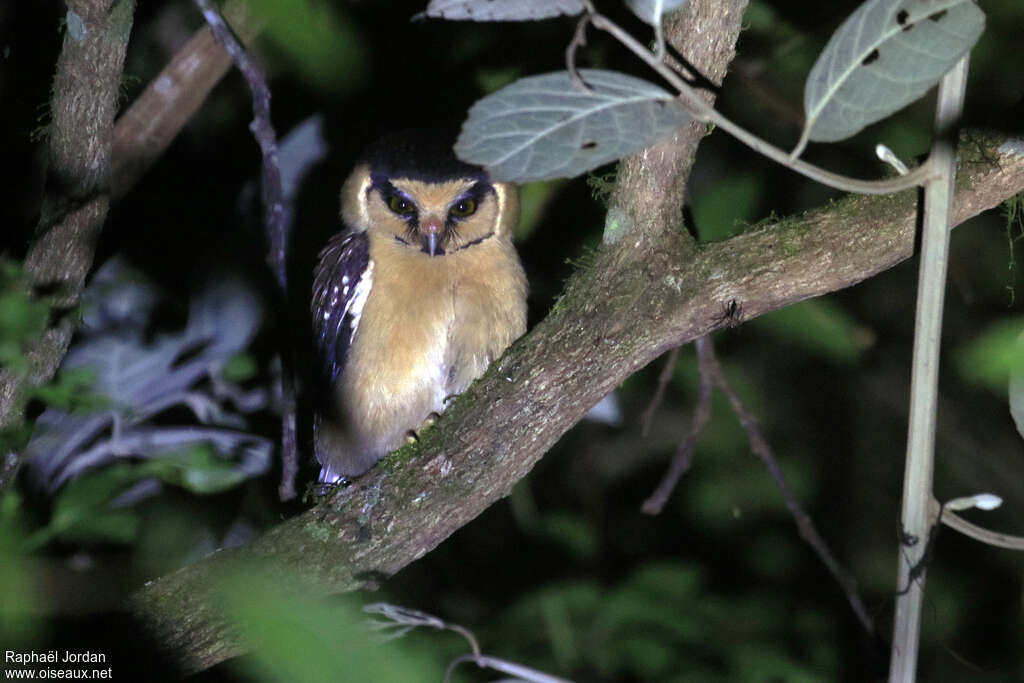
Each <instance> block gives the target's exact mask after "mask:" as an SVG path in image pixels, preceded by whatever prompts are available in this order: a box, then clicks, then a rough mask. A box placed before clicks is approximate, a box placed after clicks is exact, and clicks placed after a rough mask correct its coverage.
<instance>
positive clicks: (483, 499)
mask: <svg viewBox="0 0 1024 683" xmlns="http://www.w3.org/2000/svg"><path fill="white" fill-rule="evenodd" d="M744 5H745V3H744V2H741V1H734V2H718V1H716V0H695V1H693V2H690V3H689V4H688V5H687V6H686V8H685V9H684V10H683V12H682V16H680V17H679V18H678V19H676V20H675V21H674V22H673V24H672V27H671V29H670V33H672V34H674V35H675V36H676V37H678V36H680V35H683V32H689V31H695V30H696V31H697V32H696V33H694V34H689V35H688V37H687V40H685V41H678V40H677V41H675V42H676V45H677V46H680V47H681V48H682V49H681V51H682V52H683V54H684V56H686V57H687V58H688V59H689V60H690V61H691V62H692V63H694V64H697V65H699V66H700V68H701V69H704V70H706V73H708V74H712V75H716V74H717V75H716V76H715V77H716V78H718V77H720V75H721V74H722V73H724V70H725V68H726V66H727V62H728V60H729V59H730V58H731V56H732V51H733V48H732V46H733V45H734V43H735V39H736V34H737V32H738V29H739V17H740V15H741V13H742V8H743V7H744ZM694 36H696V37H694ZM702 135H703V131H702V130H699V129H692V130H688V131H684V132H682V133H680V135H679V137H678V138H677V140H676V145H678V146H679V148H682V151H681V150H680V149H679V148H677V147H676V146H675V145H671V144H670V145H662V146H659V147H658V148H654V149H653V150H648V151H647V152H645V153H643V154H641V155H637V156H636V157H634V158H633V159H631V160H629V161H627V162H626V164H625V167H624V169H623V172H622V173H621V174H620V177H619V180H618V183H619V187H618V188H617V190H616V192H615V194H614V197H615V201H616V205H615V206H614V207H613V210H615V211H618V212H619V214H620V215H624V216H628V217H629V220H628V221H627V222H628V223H629V225H628V226H627V227H626V228H625V230H624V231H623V232H622V233H620V237H621V238H620V239H617V240H614V243H609V244H606V246H605V247H604V248H603V249H602V250H601V251H600V252H599V253H598V254H597V256H596V258H595V262H594V263H593V264H592V265H591V266H589V267H587V268H586V269H584V270H581V271H579V272H577V273H576V274H575V276H574V277H573V278H572V280H571V281H570V283H569V285H568V287H567V290H566V293H565V295H564V296H563V298H562V299H561V300H560V301H559V303H558V304H556V306H555V307H554V308H553V310H552V311H551V313H550V314H549V315H548V317H547V318H546V319H545V320H544V321H542V322H541V323H540V324H539V325H538V326H537V327H536V328H535V329H534V330H533V331H532V332H531V333H530V334H528V335H527V336H526V337H524V338H522V339H521V340H519V341H518V342H517V343H516V344H514V345H513V347H512V348H511V349H510V350H509V351H508V353H506V355H505V356H504V357H503V358H502V359H501V360H499V361H498V362H497V363H495V364H494V365H493V366H492V367H491V368H490V369H489V371H488V372H487V374H486V375H485V376H484V377H483V378H481V379H480V380H479V381H478V382H476V383H475V384H474V385H473V386H472V387H470V389H469V390H468V391H467V392H466V393H465V394H464V395H462V396H461V397H460V398H459V399H458V400H457V401H456V402H455V403H454V404H453V405H452V406H451V407H450V408H449V409H448V410H447V411H446V412H445V414H444V415H443V416H442V418H441V419H440V420H439V421H438V423H437V425H436V426H435V427H433V428H432V429H429V430H426V431H425V432H424V433H423V434H422V435H421V441H420V442H419V443H418V444H417V445H415V446H411V447H407V448H405V449H403V450H401V451H399V452H398V453H396V454H393V455H392V456H391V457H390V458H388V459H386V460H385V461H383V462H382V463H381V464H380V465H379V466H378V467H377V468H375V469H374V470H373V471H371V472H370V473H368V474H367V475H365V476H364V477H362V478H361V479H359V480H358V481H357V482H355V483H354V484H353V485H351V486H349V487H347V488H345V489H342V490H339V491H337V492H335V493H334V494H333V495H331V496H329V497H328V498H326V499H325V500H323V501H322V502H321V503H320V504H319V505H317V506H316V507H314V508H313V509H311V510H308V511H306V512H305V513H303V514H300V515H298V516H296V517H294V518H292V519H290V520H288V521H286V522H284V523H282V524H280V525H278V526H277V527H275V528H273V529H271V530H270V531H269V532H267V533H266V534H264V535H263V536H262V537H260V538H259V539H256V540H255V541H253V542H251V543H249V544H247V545H245V546H242V547H239V548H234V549H231V550H226V551H221V552H218V553H215V554H214V555H212V556H210V557H208V558H207V559H205V560H203V561H201V562H198V563H196V564H194V565H191V566H189V567H185V568H183V569H181V570H179V571H178V572H176V573H174V574H170V575H168V576H165V577H162V578H160V579H158V580H156V581H153V582H151V583H149V584H147V586H145V587H144V588H143V589H142V590H141V591H139V592H138V593H137V594H136V595H135V596H133V598H132V600H131V608H132V609H133V611H134V612H135V613H136V614H137V615H139V616H140V617H141V618H142V619H143V620H144V621H145V622H147V623H148V624H149V625H150V626H151V627H152V628H153V629H154V631H155V633H156V634H157V637H158V638H159V640H160V642H162V643H164V644H165V645H166V646H167V648H168V649H169V650H171V651H173V652H175V653H177V654H178V655H179V656H180V657H181V658H182V659H183V661H184V662H185V664H186V666H187V667H188V668H190V669H193V670H199V669H204V668H207V667H209V666H212V665H213V664H216V663H217V662H220V661H222V660H224V659H226V658H228V657H230V656H233V655H235V654H239V653H241V652H243V651H245V649H246V644H245V643H244V642H242V641H240V640H239V638H238V636H237V634H236V633H235V632H234V631H233V630H232V628H231V626H230V625H229V624H228V623H227V622H226V620H225V619H224V617H223V615H222V613H221V611H220V609H219V606H218V598H217V591H216V586H217V585H218V583H219V581H220V579H221V578H223V577H225V576H229V575H231V574H232V573H233V572H234V571H236V570H238V569H242V568H245V567H248V566H249V565H250V564H252V563H260V564H263V565H264V566H265V568H267V569H269V570H270V571H271V572H273V573H274V575H275V577H276V581H277V583H276V585H277V586H278V587H279V589H280V590H281V591H283V592H285V593H298V592H306V593H311V594H313V595H326V594H330V593H338V592H343V591H349V590H354V589H358V588H364V587H373V586H375V585H376V584H377V583H378V581H379V580H380V579H381V578H385V577H387V576H390V575H391V574H393V573H394V572H396V571H398V570H399V569H401V568H402V567H404V566H406V565H407V564H409V563H411V562H413V561H415V560H416V559H418V558H420V557H422V556H423V555H424V554H426V553H427V552H429V551H430V550H431V549H433V548H434V547H436V546H437V545H438V544H439V543H441V542H442V541H443V540H444V539H445V538H447V537H448V536H449V535H450V534H452V533H453V532H454V531H456V530H457V529H459V528H460V527H461V526H463V525H465V524H466V523H468V522H469V521H471V520H472V519H474V518H475V517H476V516H477V515H479V514H480V513H481V512H482V511H483V510H484V509H486V508H487V507H488V506H489V505H491V504H492V503H494V502H495V501H497V500H499V499H500V498H502V497H504V496H505V495H507V494H508V493H509V492H510V491H511V489H512V487H513V485H514V484H515V483H516V482H517V481H518V480H519V479H521V478H522V477H524V476H525V475H526V474H527V473H528V472H529V471H530V469H531V468H532V467H533V465H534V464H535V463H536V462H537V461H538V460H539V459H540V458H541V457H542V456H543V455H544V453H545V452H546V451H547V450H548V449H549V448H550V447H551V446H552V445H553V444H554V443H555V441H557V440H558V439H559V438H560V437H561V436H562V435H563V434H564V433H565V432H566V431H567V430H568V429H570V428H571V427H572V426H573V425H574V424H576V423H577V422H578V421H579V420H580V419H581V418H582V417H583V415H584V414H585V413H586V412H587V410H588V409H589V408H590V407H591V406H592V405H594V404H595V403H596V402H597V401H598V400H600V398H601V397H603V396H604V395H605V394H606V393H608V392H609V391H610V390H612V389H614V388H615V387H616V386H617V385H618V384H619V383H621V382H622V381H623V380H624V379H625V378H627V377H628V376H629V375H630V374H632V373H633V372H635V371H636V370H637V369H639V368H641V367H643V366H644V365H646V364H647V363H649V362H650V361H651V360H653V359H654V358H656V357H657V356H658V355H660V354H661V353H663V352H664V351H665V350H667V349H669V348H671V347H673V346H676V345H679V344H681V343H685V342H687V341H690V340H692V339H694V338H696V337H699V336H702V335H704V334H707V333H708V332H709V331H711V330H712V329H714V328H715V327H716V326H720V325H723V324H727V321H724V320H723V319H722V314H721V312H722V307H723V304H728V302H730V301H732V300H736V301H737V302H738V303H739V304H741V305H742V311H743V315H744V317H753V316H756V315H760V314H762V313H765V312H767V311H771V310H774V309H777V308H781V307H783V306H786V305H789V304H791V303H794V302H797V301H800V300H802V299H806V298H809V297H813V296H817V295H820V294H824V293H826V292H830V291H834V290H837V289H841V288H843V287H847V286H849V285H851V284H854V283H856V282H859V281H861V280H863V279H866V278H868V277H870V276H872V275H874V274H876V273H878V272H879V271H881V270H885V269H886V268H889V267H891V266H893V265H895V264H896V263H898V262H900V261H901V260H903V259H905V258H907V257H908V256H910V255H911V253H912V252H913V246H914V233H915V216H916V205H917V197H916V193H915V192H913V191H908V192H905V193H902V194H900V195H897V196H892V197H851V198H848V199H846V200H843V201H840V202H836V203H835V204H833V205H831V206H829V207H828V208H827V209H823V210H820V211H816V212H812V213H809V214H807V215H804V216H801V217H799V218H794V219H788V220H784V221H777V222H774V223H770V224H765V225H761V226H758V227H756V228H754V229H751V230H750V231H749V232H748V233H746V234H743V235H739V236H737V237H735V238H732V239H730V240H727V241H724V242H720V243H715V244H710V245H706V246H701V247H698V246H697V245H695V244H694V243H693V241H692V240H691V239H690V238H689V236H688V235H687V234H686V233H685V232H684V231H683V230H682V229H681V218H680V211H681V203H682V198H683V195H684V191H685V176H686V173H687V172H688V169H689V167H690V165H691V164H692V161H693V153H694V151H695V149H696V144H697V142H698V141H699V139H700V137H701V136H702ZM1015 144H1016V147H1014V143H1012V142H1008V141H1006V140H1005V139H999V138H995V137H991V136H984V135H980V134H979V135H975V136H973V137H972V138H971V140H970V144H968V145H966V146H965V147H964V150H965V158H964V159H963V160H962V163H961V168H960V172H959V173H960V176H959V177H960V181H959V186H960V191H959V195H958V201H957V214H956V216H957V221H958V222H959V221H962V220H964V219H966V218H967V217H969V216H971V215H975V214H976V213H978V212H980V211H982V210H984V209H986V208H990V207H992V206H995V205H997V204H998V203H1000V202H1001V201H1003V200H1005V199H1006V198H1007V197H1009V196H1011V195H1013V194H1014V193H1016V192H1018V191H1020V190H1021V189H1022V188H1024V149H1022V146H1024V143H1021V142H1019V141H1018V142H1016V143H1015Z"/></svg>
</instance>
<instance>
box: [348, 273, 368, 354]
mask: <svg viewBox="0 0 1024 683" xmlns="http://www.w3.org/2000/svg"><path fill="white" fill-rule="evenodd" d="M372 286H373V261H370V262H369V263H368V264H366V270H364V271H363V274H362V275H361V276H360V277H359V282H357V283H356V291H355V292H354V293H353V295H352V304H351V308H350V309H349V315H351V316H352V335H351V336H350V337H349V343H350V344H351V343H352V339H354V338H355V336H356V330H357V329H358V328H359V318H360V317H361V316H362V315H363V306H365V305H366V297H367V296H369V294H370V288H371V287H372Z"/></svg>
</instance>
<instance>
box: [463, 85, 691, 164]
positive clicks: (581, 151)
mask: <svg viewBox="0 0 1024 683" xmlns="http://www.w3.org/2000/svg"><path fill="white" fill-rule="evenodd" d="M580 75H581V76H582V77H583V80H584V81H585V82H586V84H587V85H588V86H590V88H591V89H590V90H585V89H582V88H579V87H577V86H575V85H574V84H573V83H572V82H571V81H570V79H569V74H568V72H566V71H559V72H556V73H550V74H544V75H541V76H531V77H529V78H523V79H520V80H518V81H516V82H515V83H513V84H511V85H509V86H506V87H504V88H502V89H501V90H499V91H498V92H496V93H493V94H491V95H488V96H487V97H485V98H483V99H482V100H480V101H478V102H477V103H476V104H474V105H473V107H472V108H471V109H470V110H469V118H468V119H467V120H466V122H465V123H464V124H463V125H462V133H461V134H460V135H459V139H458V142H456V144H455V153H456V154H457V155H458V156H459V157H460V158H461V159H463V160H465V161H468V162H470V163H474V164H480V165H481V166H484V167H486V168H487V170H488V171H489V172H490V173H491V176H492V177H493V178H494V179H495V180H499V181H511V182H517V183H523V182H527V181H530V180H546V179H548V178H572V177H574V176H578V175H580V174H581V173H585V172H586V171H589V170H591V169H594V168H597V167H598V166H601V165H602V164H607V163H608V162H610V161H615V160H616V159H620V158H622V157H624V156H626V155H628V154H632V153H634V152H638V151H640V150H641V149H643V148H644V147H648V146H650V145H651V144H653V143H655V142H657V141H658V140H659V139H661V138H663V137H665V136H667V135H669V134H671V133H672V131H673V130H675V129H676V128H678V127H679V126H681V125H683V124H684V123H686V122H688V121H689V120H690V118H691V117H690V114H689V112H687V111H686V109H684V108H683V107H682V105H680V104H679V103H678V102H676V101H675V100H674V99H673V97H672V95H670V94H669V93H667V92H665V91H664V90H662V89H661V88H659V87H658V86H656V85H653V84H651V83H648V82H647V81H643V80H641V79H639V78H633V77H632V76H626V75H625V74H620V73H615V72H613V71H600V70H593V69H583V70H581V71H580Z"/></svg>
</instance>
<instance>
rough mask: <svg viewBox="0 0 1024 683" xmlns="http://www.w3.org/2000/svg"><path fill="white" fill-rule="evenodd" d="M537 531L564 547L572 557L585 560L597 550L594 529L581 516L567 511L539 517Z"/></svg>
mask: <svg viewBox="0 0 1024 683" xmlns="http://www.w3.org/2000/svg"><path fill="white" fill-rule="evenodd" d="M537 531H538V532H539V533H540V534H541V535H542V536H545V537H547V538H548V539H550V540H551V541H554V542H555V543H557V544H558V545H560V546H562V547H564V548H565V550H566V553H567V554H569V555H571V556H572V557H575V558H579V559H581V560H585V559H587V558H591V557H593V556H594V554H595V553H596V552H597V537H596V536H595V534H594V529H593V528H592V527H591V526H590V525H589V524H587V523H586V521H585V520H583V519H582V518H581V517H579V516H577V515H573V514H570V513H568V512H559V511H555V512H550V513H548V514H546V515H544V517H542V518H541V519H540V521H539V522H538V524H537Z"/></svg>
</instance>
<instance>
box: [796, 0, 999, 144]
mask: <svg viewBox="0 0 1024 683" xmlns="http://www.w3.org/2000/svg"><path fill="white" fill-rule="evenodd" d="M984 28H985V14H984V13H983V12H982V11H981V10H980V9H978V7H977V6H976V5H975V4H974V3H973V2H971V0H932V1H929V2H925V1H923V0H870V1H869V2H866V3H864V4H863V5H861V6H860V7H859V8H857V10H856V11H855V12H854V13H853V14H851V15H850V16H849V18H847V20H846V21H844V22H843V24H842V25H841V26H840V27H839V29H838V30H837V31H836V32H835V33H834V34H833V35H832V38H831V39H830V40H829V42H828V45H826V46H825V49H824V50H823V51H822V53H821V55H820V56H819V57H818V61H817V62H815V64H814V68H812V69H811V74H810V76H808V78H807V83H806V85H805V87H804V111H805V113H806V115H807V121H806V123H805V126H804V131H803V135H802V136H801V138H800V142H799V144H798V145H797V150H796V153H799V152H800V151H801V150H802V149H803V147H804V145H806V144H807V141H808V140H814V141H818V142H832V141H835V140H842V139H844V138H847V137H850V136H851V135H853V134H855V133H857V132H858V131H860V130H861V129H862V128H864V127H865V126H867V125H870V124H872V123H874V122H875V121H879V120H881V119H883V118H885V117H886V116H888V115H889V114H892V113H893V112H895V111H897V110H898V109H901V108H903V107H904V106H906V105H907V104H909V103H911V102H913V101H914V100H916V99H917V98H918V97H920V96H921V95H923V94H924V93H925V92H926V91H927V90H928V89H929V88H931V87H932V86H933V85H935V84H936V83H937V82H938V81H939V79H940V78H942V75H943V74H945V73H946V72H947V71H949V69H950V68H952V67H953V65H954V64H956V62H957V61H958V60H959V59H960V58H961V57H962V56H963V55H964V54H965V53H966V52H967V51H968V50H970V49H971V46H972V45H974V43H975V42H977V40H978V37H979V36H980V35H981V32H982V30H984Z"/></svg>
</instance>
